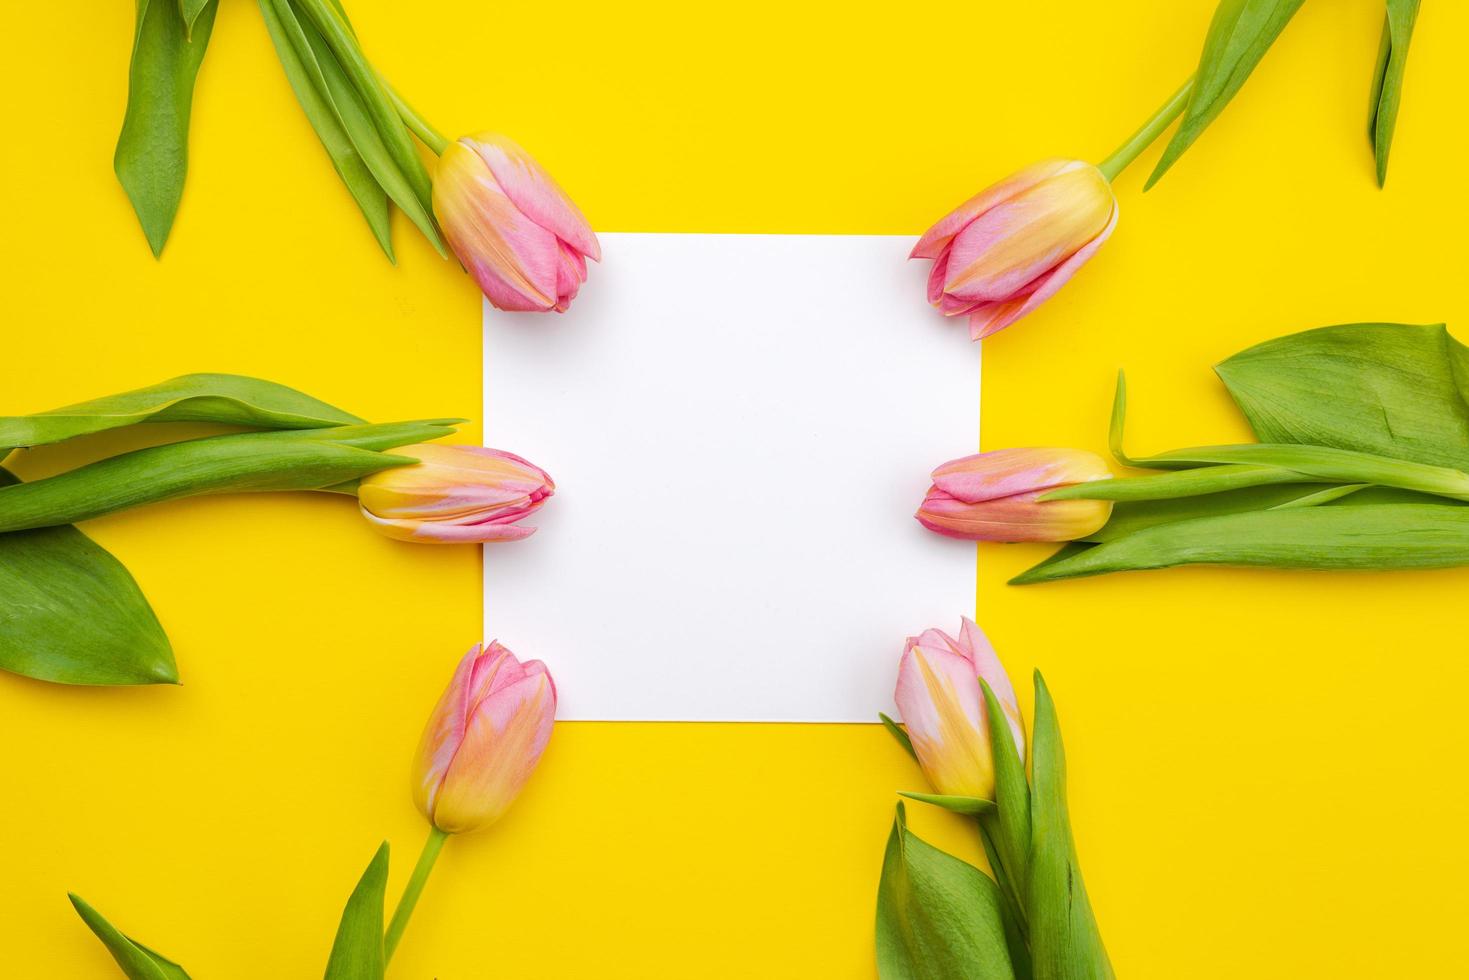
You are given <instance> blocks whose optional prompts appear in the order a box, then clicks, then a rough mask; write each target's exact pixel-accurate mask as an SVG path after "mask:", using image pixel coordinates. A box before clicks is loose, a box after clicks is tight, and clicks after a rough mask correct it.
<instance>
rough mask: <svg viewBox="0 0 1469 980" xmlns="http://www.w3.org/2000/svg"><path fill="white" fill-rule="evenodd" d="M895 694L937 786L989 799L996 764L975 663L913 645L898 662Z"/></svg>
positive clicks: (952, 792)
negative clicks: (991, 754) (991, 753)
mask: <svg viewBox="0 0 1469 980" xmlns="http://www.w3.org/2000/svg"><path fill="white" fill-rule="evenodd" d="M893 697H894V700H895V701H896V702H897V705H898V711H899V712H900V713H901V714H902V716H903V722H904V724H905V725H906V726H907V729H908V737H909V738H910V739H911V740H912V742H913V751H914V752H915V753H916V754H917V756H918V762H919V764H920V765H921V766H922V767H923V771H924V774H925V775H927V776H928V779H929V782H931V783H932V784H933V786H934V788H935V789H937V790H938V791H939V792H940V793H945V794H949V795H953V796H975V797H981V798H989V797H990V796H991V795H992V794H993V791H994V763H993V760H992V759H991V758H990V757H989V739H988V736H987V733H986V732H985V728H984V725H985V722H984V704H983V701H982V695H981V692H980V689H979V681H978V680H977V675H976V674H975V672H974V664H973V663H971V662H970V661H969V660H968V659H967V658H965V657H964V656H962V655H960V654H957V653H953V652H951V651H949V650H947V649H941V648H930V647H922V646H916V645H910V646H909V648H908V649H907V650H905V651H904V653H903V659H902V661H901V663H900V664H899V666H898V686H897V690H896V691H895V692H894V695H893Z"/></svg>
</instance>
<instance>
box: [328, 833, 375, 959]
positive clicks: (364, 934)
mask: <svg viewBox="0 0 1469 980" xmlns="http://www.w3.org/2000/svg"><path fill="white" fill-rule="evenodd" d="M387 887H388V844H387V841H384V842H383V843H382V846H380V847H379V848H378V849H377V853H376V854H374V855H373V856H372V862H371V863H370V864H368V866H367V870H366V871H364V872H363V873H362V878H361V880H359V881H358V882H357V887H356V888H354V889H353V890H352V895H351V897H350V898H348V899H347V907H346V908H345V909H343V910H342V920H341V923H340V924H339V925H338V926H337V938H336V940H335V941H333V943H332V953H331V957H330V958H329V959H328V960H327V964H326V980H382V977H383V971H384V970H385V969H386V968H387V964H386V962H385V957H384V955H383V896H384V893H385V892H386V891H387Z"/></svg>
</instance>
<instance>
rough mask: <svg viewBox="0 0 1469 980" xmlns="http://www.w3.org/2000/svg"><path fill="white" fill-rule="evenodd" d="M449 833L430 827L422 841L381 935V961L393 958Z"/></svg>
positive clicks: (384, 961) (385, 961)
mask: <svg viewBox="0 0 1469 980" xmlns="http://www.w3.org/2000/svg"><path fill="white" fill-rule="evenodd" d="M448 839H449V835H448V834H447V833H445V832H444V831H442V830H440V829H439V828H437V827H430V828H429V831H428V840H426V841H424V842H423V851H422V852H420V853H419V855H418V863H417V864H416V865H414V866H413V877H411V878H409V879H408V886H407V887H406V888H404V889H403V897H402V898H400V899H398V907H397V908H396V909H394V910H393V920H392V921H391V922H389V923H388V933H387V935H386V936H384V937H383V963H384V964H386V963H387V962H388V961H389V960H391V959H392V958H393V950H395V949H397V948H398V941H399V940H401V939H402V938H403V930H404V929H407V928H408V920H409V919H410V918H411V917H412V916H413V907H414V906H415V905H417V904H418V896H419V895H421V894H423V886H424V885H425V884H426V883H427V882H428V876H429V872H430V871H432V870H433V869H434V862H435V861H437V860H438V859H439V851H441V850H443V848H444V841H446V840H448Z"/></svg>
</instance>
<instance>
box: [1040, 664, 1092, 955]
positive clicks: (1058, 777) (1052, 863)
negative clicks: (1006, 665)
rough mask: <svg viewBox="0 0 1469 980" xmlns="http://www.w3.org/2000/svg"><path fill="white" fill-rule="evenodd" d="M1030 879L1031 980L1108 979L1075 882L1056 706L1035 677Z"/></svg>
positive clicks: (1077, 871) (1077, 873) (1087, 906)
mask: <svg viewBox="0 0 1469 980" xmlns="http://www.w3.org/2000/svg"><path fill="white" fill-rule="evenodd" d="M1031 784H1032V788H1031V805H1030V813H1031V843H1030V880H1029V887H1028V889H1027V891H1026V903H1025V904H1026V912H1027V916H1026V918H1027V921H1028V922H1029V923H1030V949H1031V958H1032V959H1031V963H1032V966H1033V968H1034V970H1035V976H1036V980H1110V978H1111V977H1112V976H1113V973H1112V964H1111V962H1110V961H1109V960H1108V959H1107V951H1106V949H1105V948H1104V947H1103V945H1102V934H1101V932H1100V930H1098V928H1097V920H1096V917H1095V916H1094V915H1093V914H1092V905H1091V900H1090V899H1089V898H1088V897H1087V894H1086V885H1085V883H1083V882H1082V880H1081V868H1080V866H1079V865H1078V863H1077V860H1076V846H1075V844H1074V843H1073V841H1072V838H1071V818H1070V816H1069V815H1068V814H1067V811H1066V753H1065V751H1064V750H1063V749H1062V747H1061V729H1060V726H1059V725H1058V724H1057V721H1056V706H1055V704H1054V703H1052V701H1051V692H1050V691H1048V690H1047V689H1046V682H1045V680H1044V679H1043V678H1042V677H1041V675H1040V671H1036V675H1035V735H1034V748H1033V750H1032V752H1031Z"/></svg>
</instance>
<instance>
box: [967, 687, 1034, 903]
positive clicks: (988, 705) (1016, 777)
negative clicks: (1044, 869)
mask: <svg viewBox="0 0 1469 980" xmlns="http://www.w3.org/2000/svg"><path fill="white" fill-rule="evenodd" d="M979 686H980V689H981V691H982V693H983V694H984V707H985V720H986V724H987V725H988V727H989V735H990V756H991V758H993V760H994V766H995V803H996V806H997V810H998V812H997V814H996V818H997V819H996V821H995V823H996V838H997V840H996V845H997V848H998V850H999V852H1000V860H1001V861H1002V862H1003V863H1004V867H1005V872H1006V874H1007V876H1008V877H1009V880H1010V881H1012V882H1014V883H1015V885H1016V888H1017V890H1018V891H1021V892H1022V894H1020V895H1018V896H1017V898H1018V899H1020V900H1022V901H1023V899H1024V895H1023V889H1024V888H1025V883H1026V881H1027V880H1028V878H1029V874H1030V872H1029V868H1028V861H1029V857H1028V852H1029V851H1030V786H1029V785H1028V784H1027V783H1026V781H1025V760H1024V759H1022V758H1021V757H1020V751H1019V749H1017V748H1016V746H1015V739H1014V736H1013V735H1012V734H1011V732H1010V722H1009V721H1008V720H1007V719H1006V717H1005V711H1004V709H1003V708H1002V707H1001V706H1000V700H999V698H997V697H995V692H994V691H993V690H991V688H990V686H989V682H988V681H985V680H984V679H983V678H981V679H980V682H979Z"/></svg>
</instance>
